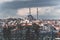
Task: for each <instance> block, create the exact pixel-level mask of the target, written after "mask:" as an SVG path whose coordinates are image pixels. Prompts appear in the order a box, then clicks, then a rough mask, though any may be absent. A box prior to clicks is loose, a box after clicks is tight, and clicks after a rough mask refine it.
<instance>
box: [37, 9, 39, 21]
mask: <svg viewBox="0 0 60 40" xmlns="http://www.w3.org/2000/svg"><path fill="white" fill-rule="evenodd" d="M38 15H39V14H38V8H37V20H38V19H39V18H38Z"/></svg>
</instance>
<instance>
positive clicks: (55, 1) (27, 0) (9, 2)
mask: <svg viewBox="0 0 60 40" xmlns="http://www.w3.org/2000/svg"><path fill="white" fill-rule="evenodd" d="M29 8H30V9H31V14H32V15H33V16H36V13H37V10H36V9H37V8H38V13H39V18H41V19H60V0H0V18H7V17H25V16H26V15H28V14H29Z"/></svg>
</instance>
